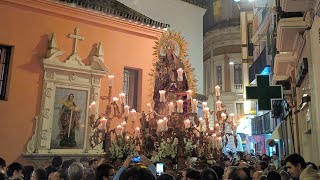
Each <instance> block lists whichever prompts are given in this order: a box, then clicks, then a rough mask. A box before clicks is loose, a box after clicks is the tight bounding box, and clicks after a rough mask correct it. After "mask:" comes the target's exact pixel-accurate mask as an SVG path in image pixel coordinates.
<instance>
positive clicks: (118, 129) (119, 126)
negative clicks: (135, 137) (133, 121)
mask: <svg viewBox="0 0 320 180" xmlns="http://www.w3.org/2000/svg"><path fill="white" fill-rule="evenodd" d="M122 129H123V127H122V126H121V125H118V126H117V128H116V134H117V135H118V136H120V135H121V134H122Z"/></svg>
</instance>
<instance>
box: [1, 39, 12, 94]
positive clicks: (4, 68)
mask: <svg viewBox="0 0 320 180" xmlns="http://www.w3.org/2000/svg"><path fill="white" fill-rule="evenodd" d="M11 48H12V47H10V46H1V45H0V100H6V99H7V90H8V76H9V62H10V56H11Z"/></svg>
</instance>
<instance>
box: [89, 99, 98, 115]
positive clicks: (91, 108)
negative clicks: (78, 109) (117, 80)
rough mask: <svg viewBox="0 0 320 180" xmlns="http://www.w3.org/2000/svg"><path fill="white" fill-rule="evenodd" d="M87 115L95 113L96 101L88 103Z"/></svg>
mask: <svg viewBox="0 0 320 180" xmlns="http://www.w3.org/2000/svg"><path fill="white" fill-rule="evenodd" d="M89 115H96V102H95V101H92V103H91V104H90V105H89Z"/></svg>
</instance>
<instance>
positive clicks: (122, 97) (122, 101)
mask: <svg viewBox="0 0 320 180" xmlns="http://www.w3.org/2000/svg"><path fill="white" fill-rule="evenodd" d="M125 96H126V94H125V93H120V94H119V99H120V103H121V104H124V97H125Z"/></svg>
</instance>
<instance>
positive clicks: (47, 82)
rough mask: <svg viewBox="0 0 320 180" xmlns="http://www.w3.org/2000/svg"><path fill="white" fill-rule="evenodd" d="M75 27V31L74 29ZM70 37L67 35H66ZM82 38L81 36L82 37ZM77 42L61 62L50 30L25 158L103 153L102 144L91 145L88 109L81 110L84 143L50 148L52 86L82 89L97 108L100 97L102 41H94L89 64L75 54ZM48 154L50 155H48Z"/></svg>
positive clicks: (53, 90) (53, 88)
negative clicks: (95, 46) (40, 94)
mask: <svg viewBox="0 0 320 180" xmlns="http://www.w3.org/2000/svg"><path fill="white" fill-rule="evenodd" d="M78 30H79V29H78V28H77V29H76V32H78ZM69 37H70V35H69ZM83 39H84V38H83ZM76 41H77V39H76ZM76 46H77V43H75V48H74V52H73V54H72V55H71V56H70V57H69V58H68V59H67V60H66V61H65V62H62V61H60V60H59V59H58V57H59V56H61V55H63V54H64V52H63V51H60V50H58V48H57V43H56V37H55V34H54V33H53V35H52V37H51V39H50V40H49V48H48V52H47V57H46V58H44V59H43V68H44V77H43V90H42V98H41V107H40V112H39V115H38V116H36V118H35V121H36V122H35V123H36V127H35V132H34V135H33V136H32V139H31V140H30V141H29V143H28V145H27V153H25V154H24V156H25V157H26V158H27V159H32V160H33V159H35V160H46V161H48V157H51V156H53V155H54V154H59V155H61V156H66V157H69V158H70V157H81V155H84V154H85V156H87V157H88V156H90V155H91V156H93V155H95V156H97V155H99V154H103V149H102V145H100V146H96V147H95V148H91V147H90V144H89V136H90V134H91V131H92V129H91V127H90V124H89V121H88V114H89V112H88V110H89V108H87V109H86V112H85V117H84V119H85V122H84V128H85V130H84V132H85V135H84V145H83V148H82V149H52V148H51V147H50V144H51V135H52V125H53V124H52V123H53V106H54V103H55V102H54V101H55V93H56V89H57V88H58V87H59V88H60V87H62V88H70V89H74V90H82V91H83V90H84V91H86V92H87V100H86V102H87V104H86V106H87V107H88V106H89V105H90V104H89V103H90V102H92V101H95V102H96V108H97V109H99V97H100V79H101V78H102V77H103V76H105V75H106V73H107V72H108V69H107V68H106V66H105V65H104V57H103V56H104V53H103V48H102V44H101V43H99V44H97V48H96V53H95V54H94V55H93V56H92V57H90V59H89V60H90V65H85V64H84V63H83V62H82V60H81V58H80V57H79V56H78V54H77V51H76V50H77V47H76ZM50 154H52V155H50Z"/></svg>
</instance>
